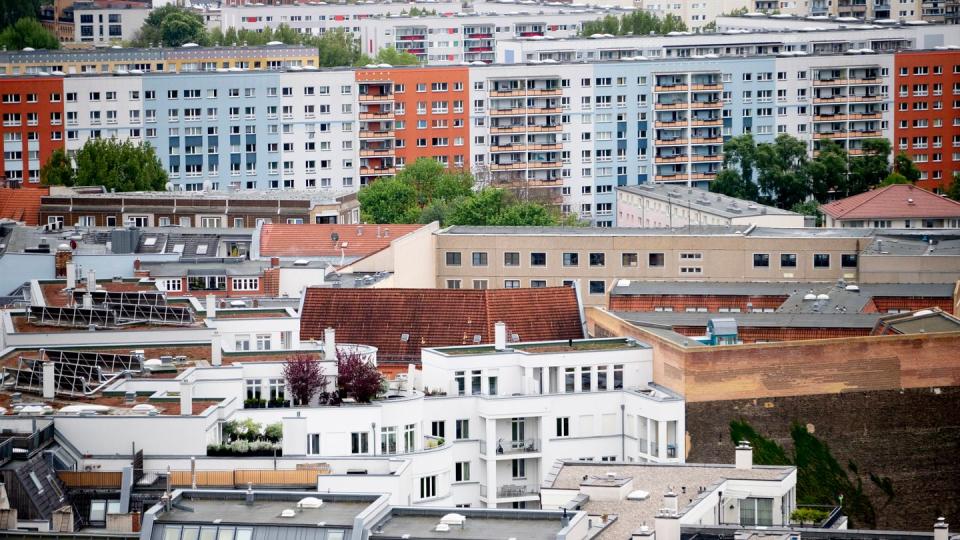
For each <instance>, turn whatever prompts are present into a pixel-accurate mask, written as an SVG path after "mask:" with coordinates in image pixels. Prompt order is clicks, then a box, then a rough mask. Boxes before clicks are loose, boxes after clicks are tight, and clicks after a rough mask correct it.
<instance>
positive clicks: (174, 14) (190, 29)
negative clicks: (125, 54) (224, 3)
mask: <svg viewBox="0 0 960 540" xmlns="http://www.w3.org/2000/svg"><path fill="white" fill-rule="evenodd" d="M184 43H196V44H198V45H207V44H208V43H209V39H208V35H207V31H206V28H205V26H204V24H203V19H202V18H201V17H200V16H199V15H197V14H196V13H193V12H191V11H189V10H187V9H185V8H182V7H178V6H176V5H174V4H167V5H165V6H161V7H159V8H157V9H154V10H153V11H151V12H150V14H149V15H147V19H146V20H145V21H144V22H143V26H141V27H140V30H139V31H138V32H137V35H136V36H135V37H134V38H133V44H134V45H135V46H137V47H149V46H151V45H156V44H162V45H163V46H164V47H179V46H181V45H183V44H184Z"/></svg>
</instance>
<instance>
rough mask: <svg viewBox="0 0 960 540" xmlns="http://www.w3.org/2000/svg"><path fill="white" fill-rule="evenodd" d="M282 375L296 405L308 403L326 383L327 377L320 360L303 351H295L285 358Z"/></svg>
mask: <svg viewBox="0 0 960 540" xmlns="http://www.w3.org/2000/svg"><path fill="white" fill-rule="evenodd" d="M283 377H284V379H286V380H287V387H289V388H290V393H291V394H293V399H294V402H295V403H296V404H298V405H309V404H310V401H311V400H312V399H313V396H315V395H317V393H319V392H320V391H321V390H323V388H324V387H325V386H326V385H327V377H326V375H324V374H323V367H321V366H320V362H318V361H317V360H316V359H315V358H314V357H313V356H311V355H309V354H304V353H296V354H294V355H293V356H291V357H289V358H287V363H286V364H284V365H283Z"/></svg>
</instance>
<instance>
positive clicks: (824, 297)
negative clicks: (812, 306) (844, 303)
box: [817, 294, 830, 300]
mask: <svg viewBox="0 0 960 540" xmlns="http://www.w3.org/2000/svg"><path fill="white" fill-rule="evenodd" d="M829 299H830V295H828V294H818V295H817V300H829Z"/></svg>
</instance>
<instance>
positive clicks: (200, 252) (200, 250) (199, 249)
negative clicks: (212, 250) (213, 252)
mask: <svg viewBox="0 0 960 540" xmlns="http://www.w3.org/2000/svg"><path fill="white" fill-rule="evenodd" d="M206 254H207V245H206V244H200V245H199V246H197V255H206Z"/></svg>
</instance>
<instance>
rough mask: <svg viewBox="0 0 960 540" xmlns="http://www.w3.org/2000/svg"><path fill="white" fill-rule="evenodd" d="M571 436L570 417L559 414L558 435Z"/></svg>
mask: <svg viewBox="0 0 960 540" xmlns="http://www.w3.org/2000/svg"><path fill="white" fill-rule="evenodd" d="M569 436H570V417H568V416H558V417H557V437H569Z"/></svg>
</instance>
